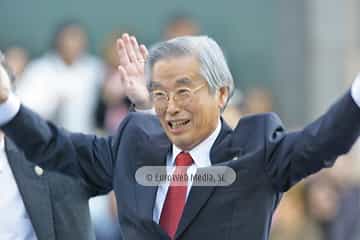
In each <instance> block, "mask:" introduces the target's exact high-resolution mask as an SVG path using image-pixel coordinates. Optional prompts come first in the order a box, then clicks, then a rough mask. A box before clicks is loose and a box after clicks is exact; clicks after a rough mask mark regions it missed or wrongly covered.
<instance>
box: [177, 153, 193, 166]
mask: <svg viewBox="0 0 360 240" xmlns="http://www.w3.org/2000/svg"><path fill="white" fill-rule="evenodd" d="M192 163H193V159H192V157H191V155H190V154H189V153H187V152H181V153H179V154H178V155H177V156H176V159H175V165H176V166H182V167H187V166H190V165H191V164H192Z"/></svg>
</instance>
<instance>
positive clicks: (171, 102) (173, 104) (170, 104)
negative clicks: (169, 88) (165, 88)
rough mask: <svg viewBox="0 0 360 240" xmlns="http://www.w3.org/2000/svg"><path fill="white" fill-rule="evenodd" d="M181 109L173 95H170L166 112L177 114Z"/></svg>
mask: <svg viewBox="0 0 360 240" xmlns="http://www.w3.org/2000/svg"><path fill="white" fill-rule="evenodd" d="M179 111H180V109H179V106H178V105H177V104H176V102H175V101H174V98H173V97H170V99H169V101H168V105H167V109H166V112H167V113H168V114H170V115H175V114H177V113H178V112H179Z"/></svg>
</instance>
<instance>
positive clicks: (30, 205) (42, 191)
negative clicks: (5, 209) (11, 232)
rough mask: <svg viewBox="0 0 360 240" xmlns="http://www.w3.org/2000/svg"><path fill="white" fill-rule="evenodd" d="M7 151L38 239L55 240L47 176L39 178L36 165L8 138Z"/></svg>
mask: <svg viewBox="0 0 360 240" xmlns="http://www.w3.org/2000/svg"><path fill="white" fill-rule="evenodd" d="M5 149H6V153H7V157H8V161H9V165H10V168H11V170H12V172H13V174H14V177H15V180H16V183H17V186H18V188H19V191H20V194H21V196H22V200H23V202H24V205H25V208H26V210H27V213H28V215H29V218H30V219H31V223H32V225H33V227H34V230H35V233H36V235H37V236H38V239H55V235H54V223H53V216H52V206H51V199H50V191H49V186H48V184H47V182H46V180H45V178H44V177H45V176H44V175H42V176H38V175H37V174H36V173H35V170H34V169H35V165H34V164H33V163H31V162H29V161H27V160H26V159H25V156H24V154H23V153H22V152H20V151H19V150H18V149H17V147H16V146H15V144H14V143H13V142H11V141H10V140H9V139H7V138H6V139H5Z"/></svg>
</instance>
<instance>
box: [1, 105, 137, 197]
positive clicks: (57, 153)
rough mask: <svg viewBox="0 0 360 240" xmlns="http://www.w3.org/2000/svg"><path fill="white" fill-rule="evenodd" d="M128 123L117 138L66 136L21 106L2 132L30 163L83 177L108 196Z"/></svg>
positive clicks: (60, 129)
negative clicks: (119, 146) (118, 152)
mask: <svg viewBox="0 0 360 240" xmlns="http://www.w3.org/2000/svg"><path fill="white" fill-rule="evenodd" d="M129 119H130V116H128V117H126V118H125V119H124V120H123V122H122V124H121V126H120V127H119V131H118V134H117V135H116V136H114V137H107V138H100V137H97V136H95V135H85V134H79V133H70V132H67V131H66V130H64V129H62V128H58V127H56V126H55V125H53V124H52V123H50V122H47V121H45V120H43V119H42V118H41V117H40V116H38V115H37V114H36V113H34V112H32V111H31V110H30V109H28V108H26V107H25V106H21V107H20V110H19V112H18V113H17V115H16V116H15V118H13V119H12V120H11V121H10V122H8V123H7V124H6V125H5V126H3V131H4V132H5V134H6V135H7V136H8V137H10V138H11V139H12V140H13V141H14V142H15V143H16V145H17V146H18V147H20V148H21V149H22V150H23V151H24V153H25V155H26V157H27V159H28V160H30V161H32V162H34V163H36V164H38V165H40V166H42V167H44V168H45V169H49V170H55V171H60V172H62V173H64V174H67V175H71V176H73V177H80V178H82V179H83V180H84V181H85V182H86V183H87V185H89V186H91V187H92V188H94V189H96V190H97V191H98V193H106V192H108V191H109V190H111V189H112V178H113V167H114V165H115V161H116V153H117V147H118V144H119V141H121V139H122V137H123V133H124V129H125V128H126V126H127V124H128V122H129Z"/></svg>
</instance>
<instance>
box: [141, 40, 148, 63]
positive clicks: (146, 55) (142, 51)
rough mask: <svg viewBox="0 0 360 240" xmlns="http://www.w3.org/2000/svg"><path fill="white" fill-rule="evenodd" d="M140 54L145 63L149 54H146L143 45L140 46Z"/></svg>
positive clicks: (146, 51)
mask: <svg viewBox="0 0 360 240" xmlns="http://www.w3.org/2000/svg"><path fill="white" fill-rule="evenodd" d="M140 53H141V55H142V56H143V58H144V60H145V61H146V59H147V58H148V55H149V52H148V50H147V48H146V47H145V45H143V44H141V45H140Z"/></svg>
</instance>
